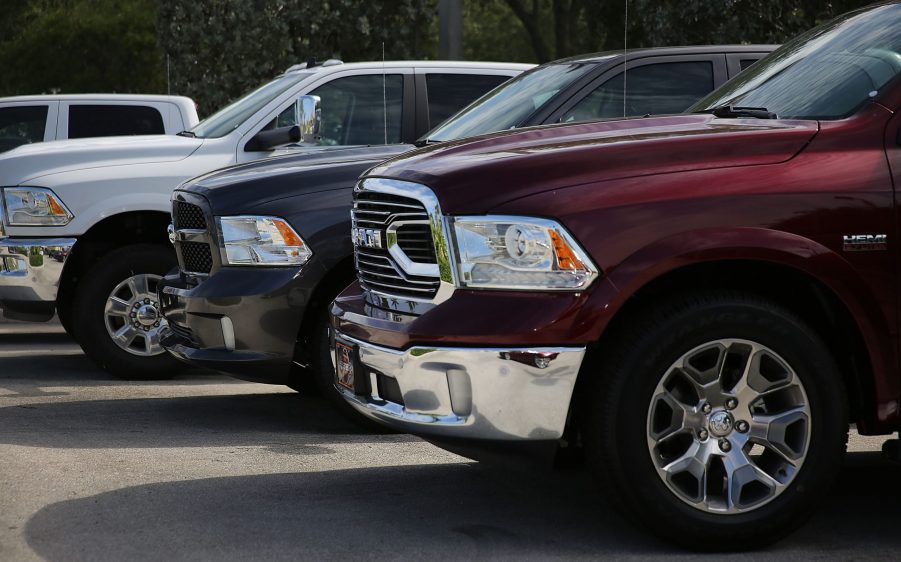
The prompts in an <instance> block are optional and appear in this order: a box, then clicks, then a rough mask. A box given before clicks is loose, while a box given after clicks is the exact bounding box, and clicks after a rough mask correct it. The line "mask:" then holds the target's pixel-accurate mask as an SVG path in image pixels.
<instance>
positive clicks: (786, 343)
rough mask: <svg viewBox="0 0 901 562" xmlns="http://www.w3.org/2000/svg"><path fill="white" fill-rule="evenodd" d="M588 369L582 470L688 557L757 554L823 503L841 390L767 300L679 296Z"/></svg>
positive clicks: (817, 344)
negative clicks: (585, 461)
mask: <svg viewBox="0 0 901 562" xmlns="http://www.w3.org/2000/svg"><path fill="white" fill-rule="evenodd" d="M605 347H606V348H607V349H609V350H610V351H609V353H607V354H606V355H605V356H604V357H602V358H601V359H600V361H599V362H598V363H597V364H596V369H592V368H591V367H586V369H585V370H583V373H582V375H581V376H582V377H583V378H585V380H584V384H583V385H582V387H581V388H580V391H581V392H582V394H581V396H580V398H581V401H580V404H579V411H580V418H581V426H582V434H583V441H584V445H585V449H586V454H587V457H588V460H589V465H590V467H591V470H592V471H593V472H594V473H595V475H596V476H597V477H598V478H599V479H600V480H601V481H602V483H603V486H604V490H605V492H606V493H607V494H608V495H609V496H611V499H612V500H613V503H614V504H615V505H617V506H619V507H620V508H621V509H622V510H624V511H625V512H626V513H627V515H631V516H633V517H634V518H635V519H637V520H638V521H640V522H642V523H643V524H645V525H646V526H648V527H649V528H650V529H651V530H653V531H654V532H656V533H657V534H659V535H661V536H663V537H664V538H667V539H669V540H671V541H673V542H675V543H678V544H680V545H682V546H685V547H687V548H691V549H693V550H744V549H753V548H760V547H763V546H765V545H767V544H769V543H772V542H775V541H777V540H779V539H780V538H782V537H784V536H786V535H787V534H789V533H790V532H791V531H793V530H794V529H795V528H796V527H798V526H800V525H801V524H802V523H803V522H804V521H805V520H806V519H807V518H808V517H809V515H810V514H811V513H812V512H813V510H814V509H815V507H816V505H817V502H818V501H819V500H820V499H822V498H823V497H825V496H827V495H828V494H827V493H828V490H829V488H830V486H831V485H832V483H833V481H834V480H835V478H836V476H837V474H838V471H839V468H840V466H841V463H842V459H843V457H844V453H845V446H846V443H847V430H848V422H847V411H846V402H845V394H844V391H843V384H842V379H841V377H840V376H839V374H838V371H837V367H836V365H835V362H834V360H833V359H832V357H831V355H830V353H829V350H828V348H826V346H825V345H824V344H823V343H822V341H821V340H820V339H819V338H818V337H817V335H816V334H815V332H814V331H813V330H811V329H810V328H809V327H808V326H807V325H806V324H804V322H803V321H801V320H800V319H799V318H797V317H795V316H794V315H793V314H791V313H790V312H788V311H786V310H784V309H782V308H781V307H779V306H777V305H775V304H774V303H771V302H769V301H766V300H763V299H759V298H757V297H754V296H750V295H743V294H737V293H719V294H713V295H704V296H687V297H684V298H681V299H677V300H674V301H670V302H669V303H665V304H663V305H662V306H659V307H657V308H655V309H654V310H653V311H649V312H646V313H645V314H642V315H639V317H638V318H636V319H634V321H633V322H632V323H631V324H630V326H629V327H625V328H624V329H623V330H622V331H621V332H620V334H619V337H616V338H615V341H611V342H609V345H608V346H605Z"/></svg>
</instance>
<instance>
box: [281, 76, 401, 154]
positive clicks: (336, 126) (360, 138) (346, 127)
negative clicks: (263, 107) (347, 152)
mask: <svg viewBox="0 0 901 562" xmlns="http://www.w3.org/2000/svg"><path fill="white" fill-rule="evenodd" d="M382 77H383V75H381V74H366V75H363V76H348V77H347V78H338V79H335V80H332V81H331V82H329V83H328V84H324V85H322V86H320V87H318V88H316V89H315V90H313V91H312V92H310V93H311V94H312V95H314V96H319V97H320V98H321V99H322V128H321V129H320V134H321V136H322V144H327V145H350V144H384V143H385V137H386V136H387V139H388V144H396V143H399V142H401V136H400V130H401V113H402V108H403V92H404V77H403V75H402V74H388V75H387V76H385V77H384V78H385V79H384V85H383V81H382ZM386 109H387V116H386V111H385V110H386ZM386 117H387V118H386ZM279 121H281V116H280V117H279ZM386 131H387V135H386Z"/></svg>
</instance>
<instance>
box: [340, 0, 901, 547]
mask: <svg viewBox="0 0 901 562" xmlns="http://www.w3.org/2000/svg"><path fill="white" fill-rule="evenodd" d="M899 75H901V5H898V4H880V5H877V6H873V7H870V8H868V9H864V10H861V11H857V12H852V13H850V14H847V15H845V16H843V17H841V18H839V19H837V20H835V21H832V22H830V23H828V24H826V25H824V26H822V27H820V28H818V29H815V30H813V31H811V32H809V33H807V34H805V35H803V36H801V37H799V38H797V39H796V40H794V41H792V42H791V43H789V44H787V45H786V46H784V47H783V48H781V49H779V50H778V51H776V52H775V53H774V54H772V55H771V56H769V57H767V58H765V59H763V60H762V61H761V62H759V63H757V64H756V65H754V66H753V67H751V68H750V69H749V70H748V71H747V72H745V73H743V74H741V75H739V76H738V77H737V78H736V79H735V80H732V81H731V82H729V83H727V84H726V85H724V86H723V87H722V88H720V89H719V90H717V91H715V92H714V93H712V94H710V95H709V96H708V97H706V98H705V99H703V100H701V101H700V102H698V104H696V105H695V106H694V107H693V108H692V109H690V110H689V111H690V114H684V115H677V116H663V117H646V118H636V119H623V120H613V121H605V122H599V123H589V124H574V125H557V126H549V127H540V128H532V129H525V130H520V131H516V132H506V133H501V134H495V135H490V136H483V137H477V138H473V139H469V140H464V141H459V142H449V143H446V144H444V145H440V146H436V147H429V148H425V149H423V150H419V151H416V152H413V153H408V154H406V155H404V156H402V157H399V158H396V159H394V160H391V161H388V162H386V163H384V164H382V165H380V166H378V167H376V168H374V169H372V170H370V171H369V172H368V174H367V175H365V176H364V177H363V178H362V180H361V181H360V183H359V185H358V187H357V189H356V193H355V203H354V211H353V217H354V230H353V239H354V242H355V245H356V249H355V251H356V260H357V268H358V278H359V282H358V283H356V284H354V285H352V286H351V287H349V288H348V289H347V290H346V291H345V292H344V293H343V294H342V295H341V296H339V297H338V298H337V300H336V301H335V302H334V303H333V305H332V309H331V312H332V323H333V326H334V329H335V336H334V346H335V362H336V387H337V388H339V390H341V391H342V393H343V396H344V398H345V399H346V400H347V402H348V403H349V404H351V405H352V406H353V407H355V408H356V409H357V410H358V411H359V412H361V413H363V414H364V415H367V416H369V417H370V418H372V419H374V420H378V421H381V422H383V423H385V424H387V425H389V426H391V427H393V428H396V429H400V430H404V431H409V432H412V433H416V434H419V435H422V436H424V437H425V438H426V439H429V440H430V441H433V442H435V443H438V444H440V445H441V446H444V447H447V448H449V449H452V450H457V451H465V452H466V454H470V455H472V456H474V457H476V458H478V454H484V453H486V452H488V453H493V454H494V455H516V454H520V453H529V454H540V453H548V454H550V453H553V452H555V451H559V450H560V449H561V448H564V447H565V448H570V447H578V446H580V447H583V448H584V451H585V454H586V456H587V459H588V461H589V467H590V469H591V470H592V471H593V472H594V473H595V474H596V475H597V477H598V478H599V480H600V481H601V482H602V485H603V488H604V489H605V490H606V491H607V492H608V493H609V495H610V496H611V498H612V499H613V502H614V504H615V505H618V506H620V507H621V508H622V509H623V510H624V511H625V512H627V513H628V514H631V515H632V516H634V517H635V519H636V520H638V521H640V522H642V523H643V524H645V525H647V526H648V527H650V528H651V529H653V530H654V531H656V532H657V533H659V534H661V535H662V536H664V537H666V538H668V539H670V540H673V541H676V542H678V543H681V544H683V545H686V546H689V547H691V548H696V549H744V548H753V547H759V546H762V545H765V544H767V543H769V542H772V541H774V540H776V539H778V538H780V537H782V536H785V535H786V534H787V533H789V532H790V531H791V530H792V529H794V528H795V527H797V526H798V525H800V524H801V523H802V522H803V521H804V520H805V519H806V518H807V516H809V515H810V514H811V513H812V512H813V510H814V509H815V508H816V506H817V500H820V499H822V498H824V497H826V496H828V494H829V491H830V486H831V485H832V484H833V481H834V479H835V477H836V475H837V473H838V470H839V467H840V465H841V463H842V458H843V455H844V454H845V447H846V441H847V434H848V427H849V423H851V422H854V423H856V425H857V430H858V431H860V432H861V433H863V434H869V435H876V434H889V433H891V432H894V431H897V430H898V429H899V426H901V409H899V398H901V376H899V353H898V344H899V331H898V322H899V307H898V290H899V276H898V267H897V264H898V260H899V253H898V246H897V244H895V239H896V237H897V236H898V235H899V232H898V224H899V219H901V217H899V216H898V213H899V211H898V210H897V208H896V204H895V199H896V192H895V183H896V182H898V181H901V146H899V144H901V113H899V111H898V110H899V109H901V80H899V78H898V77H899Z"/></svg>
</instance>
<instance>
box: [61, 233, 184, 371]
mask: <svg viewBox="0 0 901 562" xmlns="http://www.w3.org/2000/svg"><path fill="white" fill-rule="evenodd" d="M176 265H177V263H176V259H175V254H174V253H173V252H172V250H171V249H170V248H167V247H166V246H163V245H159V244H134V245H131V246H125V247H122V248H119V249H116V250H113V251H112V252H110V253H108V254H105V255H104V256H103V257H101V259H100V261H98V262H97V263H96V264H95V265H94V266H93V267H92V268H91V269H89V270H88V271H87V272H86V273H85V275H84V277H83V278H82V280H81V283H80V284H79V286H78V288H77V289H76V294H75V305H74V314H73V316H72V331H73V332H75V336H76V339H77V340H78V342H79V343H80V344H81V347H82V349H83V350H84V352H85V354H87V355H88V357H90V358H91V360H93V361H94V362H95V363H96V364H97V365H98V366H99V367H100V368H102V369H103V370H105V371H107V372H109V373H111V374H112V375H114V376H116V377H119V378H122V379H136V380H146V379H163V378H171V377H172V376H173V375H174V374H176V373H177V372H178V371H180V370H181V369H182V368H183V365H182V363H181V362H179V361H178V360H176V359H175V358H174V357H172V356H171V355H169V354H168V353H167V352H166V350H165V349H163V347H162V346H161V345H160V343H159V333H160V330H161V329H162V328H163V327H165V324H166V321H165V319H164V318H163V316H162V314H161V312H160V309H159V303H158V297H157V295H156V284H157V282H158V281H159V280H160V279H161V278H162V276H163V275H165V274H166V273H167V272H168V271H170V270H171V269H172V268H173V267H175V266H176Z"/></svg>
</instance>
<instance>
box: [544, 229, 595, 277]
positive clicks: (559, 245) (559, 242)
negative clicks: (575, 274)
mask: <svg viewBox="0 0 901 562" xmlns="http://www.w3.org/2000/svg"><path fill="white" fill-rule="evenodd" d="M548 233H549V234H550V235H551V243H552V244H553V245H554V254H555V255H556V256H557V266H558V267H560V269H569V270H574V271H578V270H584V269H586V267H585V264H583V263H582V260H580V259H579V258H578V257H576V253H575V252H574V251H573V249H572V248H570V247H569V244H567V243H566V241H565V240H563V238H561V237H560V235H559V234H557V232H556V231H554V230H549V231H548Z"/></svg>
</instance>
